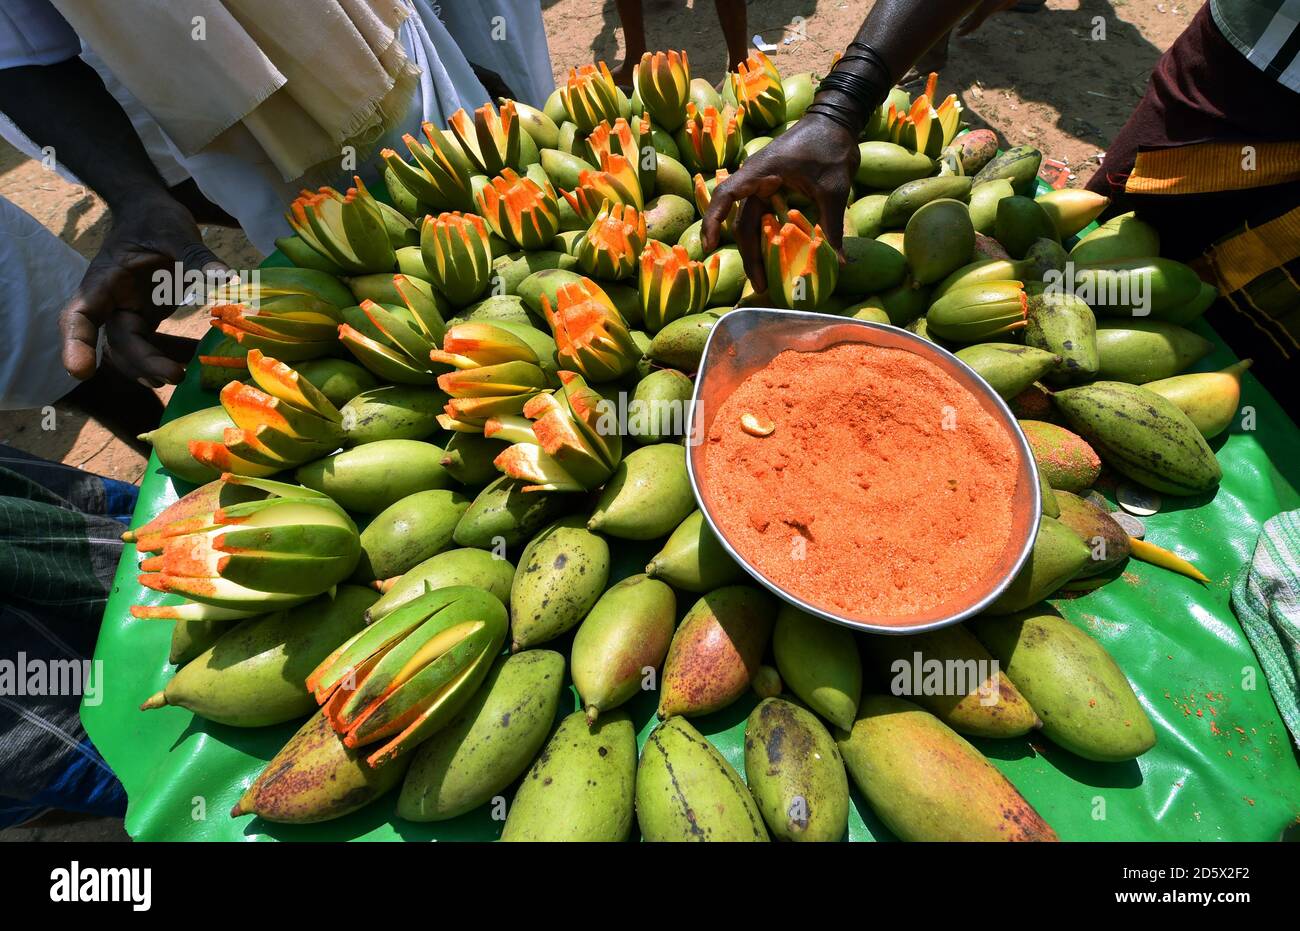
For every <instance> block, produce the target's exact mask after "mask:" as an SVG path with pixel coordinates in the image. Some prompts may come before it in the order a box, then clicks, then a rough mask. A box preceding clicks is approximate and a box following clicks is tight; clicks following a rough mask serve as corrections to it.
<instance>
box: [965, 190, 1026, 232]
mask: <svg viewBox="0 0 1300 931" xmlns="http://www.w3.org/2000/svg"><path fill="white" fill-rule="evenodd" d="M1015 193H1016V191H1015V188H1013V187H1012V186H1011V182H1010V181H1008V180H1007V179H1006V178H997V179H995V180H993V181H985V182H983V183H982V184H976V185H975V186H974V187H972V188H971V192H970V221H971V225H972V226H974V227H975V232H977V233H984V234H985V235H986V236H992V235H993V230H994V228H995V227H996V226H997V219H998V204H999V203H1001V202H1002V200H1003V199H1004V198H1007V197H1014V196H1015Z"/></svg>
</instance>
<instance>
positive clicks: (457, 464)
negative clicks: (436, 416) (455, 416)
mask: <svg viewBox="0 0 1300 931" xmlns="http://www.w3.org/2000/svg"><path fill="white" fill-rule="evenodd" d="M507 446H509V444H508V443H503V442H501V441H500V440H490V439H488V438H487V437H485V436H484V435H483V434H481V433H460V432H458V431H457V432H453V433H452V434H451V437H450V438H449V439H448V440H447V445H446V447H445V448H444V449H443V452H444V453H445V455H444V456H443V457H442V467H443V468H444V469H446V470H447V473H448V474H449V475H451V477H452V478H454V479H455V480H456V481H458V482H460V483H461V484H462V485H464V486H466V487H467V488H482V487H483V486H484V485H486V484H487V483H488V482H490V481H492V479H494V478H496V477H497V476H498V475H500V474H501V473H500V472H498V471H497V467H496V465H495V463H494V462H493V460H495V459H496V457H497V456H499V455H501V453H502V452H503V451H504V450H505V449H506V447H507Z"/></svg>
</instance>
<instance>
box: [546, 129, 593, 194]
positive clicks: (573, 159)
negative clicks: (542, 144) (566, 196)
mask: <svg viewBox="0 0 1300 931" xmlns="http://www.w3.org/2000/svg"><path fill="white" fill-rule="evenodd" d="M559 138H560V134H559V128H558V127H557V128H556V133H555V141H556V142H559ZM539 157H540V158H541V160H542V170H543V171H544V172H546V177H548V178H550V180H551V182H552V183H553V184H554V185H555V186H556V187H557V188H563V189H564V190H566V191H572V190H573V189H574V188H576V187H577V186H578V177H579V175H581V174H582V173H583V172H584V171H592V172H594V171H595V170H596V166H595V165H593V164H591V162H588V161H585V160H583V159H581V158H578V156H576V155H570V154H569V153H568V152H561V151H560V150H559V149H542V151H541V152H540V154H539Z"/></svg>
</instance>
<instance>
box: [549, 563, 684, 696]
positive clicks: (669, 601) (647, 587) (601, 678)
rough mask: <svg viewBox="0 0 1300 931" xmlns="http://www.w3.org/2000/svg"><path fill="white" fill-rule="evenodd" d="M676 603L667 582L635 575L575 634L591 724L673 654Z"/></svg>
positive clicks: (579, 684) (578, 680) (578, 674)
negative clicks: (671, 646) (669, 649)
mask: <svg viewBox="0 0 1300 931" xmlns="http://www.w3.org/2000/svg"><path fill="white" fill-rule="evenodd" d="M676 616H677V599H676V596H674V595H673V590H672V589H671V588H669V587H668V586H667V585H666V584H664V583H663V582H659V581H657V580H655V579H650V578H647V577H646V576H644V575H633V576H629V577H628V578H626V579H624V580H623V581H621V582H619V583H618V584H617V585H615V586H613V587H612V588H610V590H609V591H607V592H605V594H603V595H601V596H600V600H599V601H597V602H596V604H595V606H594V607H593V608H592V609H591V612H590V613H589V614H588V615H587V617H586V619H585V620H583V622H582V626H580V627H579V628H578V632H577V633H576V634H574V635H573V657H572V661H571V667H572V672H573V684H574V686H575V687H576V688H577V689H578V695H579V696H580V698H581V700H582V705H583V707H584V708H585V709H586V711H587V720H588V721H595V720H596V718H597V716H598V715H600V714H601V713H602V712H608V711H610V710H611V709H614V708H617V707H618V706H619V705H621V704H623V703H624V702H626V701H628V700H629V699H631V698H632V697H633V696H634V695H636V693H637V692H639V691H640V690H641V684H642V681H643V680H644V678H645V673H644V672H643V670H645V669H647V668H650V669H657V668H658V667H659V665H660V664H661V663H663V661H664V657H665V656H666V655H667V654H668V645H669V643H670V642H671V641H672V639H673V627H674V623H675V619H676Z"/></svg>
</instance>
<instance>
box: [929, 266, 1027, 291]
mask: <svg viewBox="0 0 1300 931" xmlns="http://www.w3.org/2000/svg"><path fill="white" fill-rule="evenodd" d="M1025 270H1026V269H1025V263H1024V262H1015V261H1012V260H1011V259H979V260H977V261H975V262H970V263H968V264H966V265H963V266H962V267H961V268H959V269H957V270H956V271H955V272H953V273H952V274H951V275H949V276H948V277H947V278H945V279H943V281H941V282H939V283H938V284H937V285H935V286H934V290H933V291H931V292H930V300H931V301H937V300H939V298H941V297H943V296H944V295H945V294H947V293H948V292H949V291H952V290H954V289H956V288H964V287H966V286H967V285H972V284H984V283H986V282H990V281H1018V280H1023V278H1024V273H1025Z"/></svg>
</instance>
